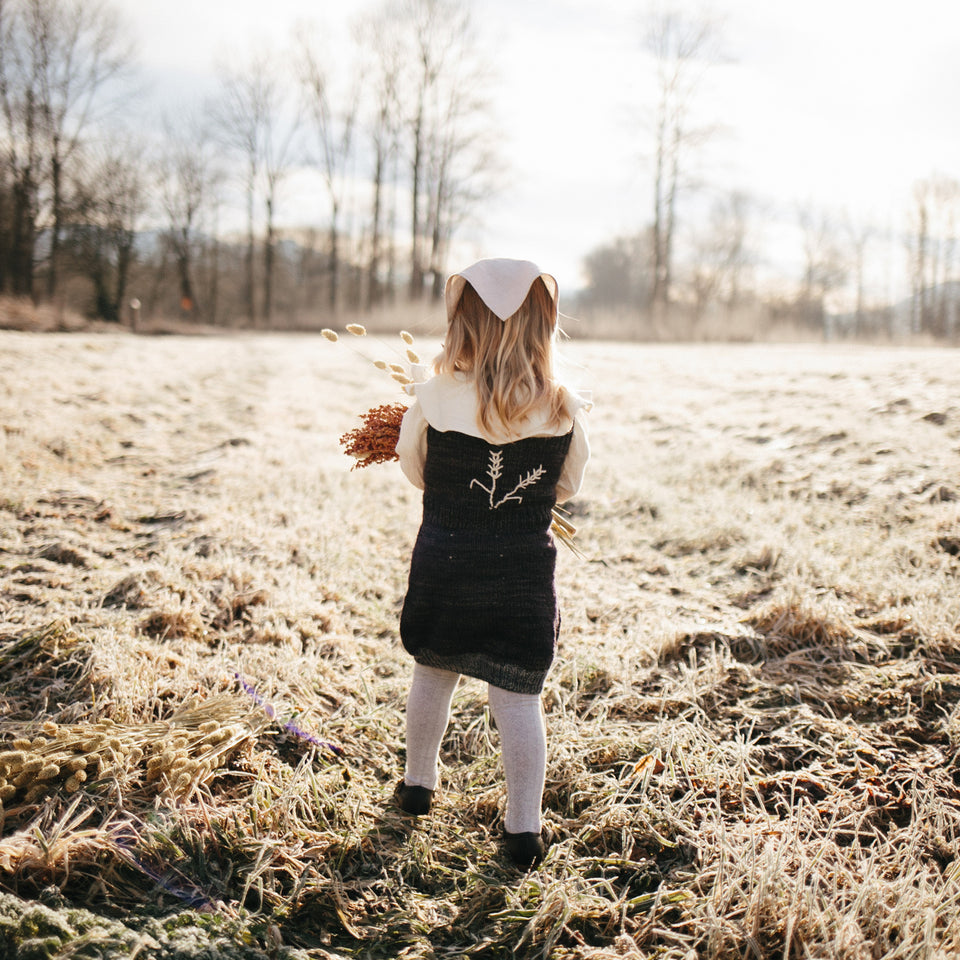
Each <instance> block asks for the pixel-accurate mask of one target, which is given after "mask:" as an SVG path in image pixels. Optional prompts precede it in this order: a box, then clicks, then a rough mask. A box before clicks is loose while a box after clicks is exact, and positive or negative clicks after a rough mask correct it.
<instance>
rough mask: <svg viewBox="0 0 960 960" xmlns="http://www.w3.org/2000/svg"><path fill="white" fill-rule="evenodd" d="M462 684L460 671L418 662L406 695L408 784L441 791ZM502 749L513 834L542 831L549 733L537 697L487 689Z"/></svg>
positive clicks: (505, 822)
mask: <svg viewBox="0 0 960 960" xmlns="http://www.w3.org/2000/svg"><path fill="white" fill-rule="evenodd" d="M459 680H460V675H459V674H458V673H451V672H450V671H449V670H437V669H436V668H434V667H425V666H423V665H422V664H419V663H417V664H414V668H413V682H412V683H411V685H410V694H409V696H408V697H407V766H406V771H405V774H404V782H406V783H407V784H408V785H409V786H419V787H426V788H427V789H428V790H436V788H437V779H438V773H437V762H438V758H439V755H440V743H441V741H442V740H443V734H444V732H445V731H446V729H447V724H448V723H449V721H450V703H451V701H452V700H453V693H454V691H455V690H456V688H457V682H458V681H459ZM487 700H488V701H489V703H490V710H491V712H492V713H493V717H494V720H495V721H496V724H497V729H498V730H499V731H500V743H501V748H502V750H503V770H504V774H505V776H506V780H507V810H506V813H505V815H504V819H503V826H504V829H505V830H506V831H507V832H508V833H539V832H540V805H541V803H542V800H543V783H544V779H545V776H546V767H547V731H546V727H545V726H544V722H543V711H542V710H541V708H540V696H539V694H535V693H512V692H511V691H509V690H503V689H501V688H500V687H495V686H493V685H492V684H488V685H487Z"/></svg>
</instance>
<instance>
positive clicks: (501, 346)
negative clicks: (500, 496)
mask: <svg viewBox="0 0 960 960" xmlns="http://www.w3.org/2000/svg"><path fill="white" fill-rule="evenodd" d="M446 303H447V319H448V322H449V326H448V328H447V336H446V339H445V340H444V344H443V350H442V351H441V353H440V356H439V357H438V358H437V361H436V364H435V366H436V369H437V372H438V373H454V372H456V371H461V372H464V373H469V374H471V375H472V376H473V377H474V379H475V380H476V384H477V391H478V393H479V397H480V409H479V420H480V426H481V427H483V428H484V429H486V430H487V431H491V432H493V431H496V430H497V429H498V428H501V429H504V430H506V431H507V432H508V433H510V432H512V431H513V430H514V428H515V427H517V426H518V425H519V424H520V423H522V421H523V420H524V419H525V418H526V417H527V416H528V415H529V414H531V413H533V412H534V411H535V410H536V411H541V410H543V411H545V413H546V415H547V420H548V422H549V423H550V424H551V425H554V426H555V425H559V423H560V421H561V419H562V417H563V399H564V398H563V389H562V387H561V386H560V384H559V383H558V382H557V380H556V377H555V373H554V362H553V361H554V358H553V345H554V341H555V339H556V334H557V282H556V280H554V278H553V277H551V276H550V275H549V274H545V273H541V271H540V268H539V267H537V266H536V265H535V264H533V263H530V262H529V261H527V260H481V261H479V263H476V264H474V265H473V266H472V267H468V268H467V269H466V270H464V271H462V272H461V273H459V274H454V276H452V277H450V279H449V280H448V281H447V289H446Z"/></svg>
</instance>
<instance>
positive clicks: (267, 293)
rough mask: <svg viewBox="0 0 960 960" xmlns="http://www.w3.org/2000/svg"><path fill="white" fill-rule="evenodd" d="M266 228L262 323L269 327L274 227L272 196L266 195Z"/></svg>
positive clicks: (270, 319) (271, 308) (271, 315)
mask: <svg viewBox="0 0 960 960" xmlns="http://www.w3.org/2000/svg"><path fill="white" fill-rule="evenodd" d="M266 207H267V230H266V237H265V238H264V244H263V325H264V326H265V327H266V328H267V329H269V328H270V324H271V322H272V319H273V262H274V252H275V251H274V228H273V196H272V195H271V196H268V197H267V201H266Z"/></svg>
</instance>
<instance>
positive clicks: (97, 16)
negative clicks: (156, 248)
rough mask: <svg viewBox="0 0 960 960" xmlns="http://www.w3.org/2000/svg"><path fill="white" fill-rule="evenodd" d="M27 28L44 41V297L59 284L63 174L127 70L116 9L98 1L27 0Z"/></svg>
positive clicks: (127, 53) (126, 48)
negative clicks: (46, 206) (48, 216)
mask: <svg viewBox="0 0 960 960" xmlns="http://www.w3.org/2000/svg"><path fill="white" fill-rule="evenodd" d="M27 8H28V16H29V25H30V30H31V31H32V32H36V33H37V35H38V36H40V37H42V42H41V49H42V51H43V60H42V62H41V64H40V67H41V71H40V92H41V110H42V115H43V121H44V133H45V137H46V141H47V152H48V160H49V179H50V205H51V224H50V253H49V259H48V264H47V296H50V297H52V296H53V293H54V290H55V289H56V285H57V270H58V265H59V263H58V262H59V254H60V242H61V237H62V232H63V226H64V221H65V219H66V215H67V214H66V201H65V198H64V191H63V184H64V174H65V170H66V168H67V166H68V164H69V163H70V162H71V161H72V160H73V159H74V158H75V157H76V154H77V152H78V150H79V149H80V146H81V143H82V138H83V136H84V135H85V134H86V133H87V132H88V130H89V127H90V126H91V124H92V123H93V122H95V121H96V119H97V118H98V114H102V112H103V111H104V110H106V109H107V108H108V107H109V102H108V101H107V100H106V99H105V98H104V97H103V94H104V92H105V91H106V89H107V88H108V86H109V85H110V84H111V83H112V82H113V81H115V80H117V79H118V78H119V77H120V76H121V75H122V74H123V73H124V72H125V71H126V70H127V69H128V67H129V64H130V49H129V46H128V45H127V43H126V42H125V41H124V40H123V38H122V35H121V29H120V21H119V19H118V17H117V14H116V11H115V10H114V9H112V8H111V7H109V6H107V5H106V4H105V3H103V2H101V0H29V2H28V5H27Z"/></svg>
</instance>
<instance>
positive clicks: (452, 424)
mask: <svg viewBox="0 0 960 960" xmlns="http://www.w3.org/2000/svg"><path fill="white" fill-rule="evenodd" d="M409 389H410V390H411V391H412V393H413V394H414V396H415V398H416V399H415V400H414V402H413V404H412V405H411V406H410V408H409V409H408V410H407V412H406V413H405V414H404V416H403V423H402V424H401V426H400V438H399V439H398V440H397V454H398V456H399V457H400V469H401V470H402V471H403V473H404V475H405V476H406V477H407V479H408V480H409V481H410V482H411V483H412V484H413V485H414V486H416V487H419V488H420V489H421V490H422V489H423V464H424V461H425V460H426V457H427V426H431V427H433V428H434V430H439V431H440V432H441V433H446V432H447V431H449V430H455V431H457V432H458V433H465V434H467V436H471V437H479V438H480V439H482V440H486V441H487V442H488V443H493V444H503V443H509V442H510V441H511V440H521V439H525V438H526V437H557V436H562V435H563V434H565V433H568V432H569V431H570V428H571V427H573V428H574V430H573V438H572V440H571V442H570V450H569V451H568V453H567V458H566V460H565V461H564V464H563V471H562V472H561V474H560V479H559V481H558V482H557V501H558V502H560V503H562V502H563V501H564V500H569V499H570V498H571V497H573V496H574V495H575V494H576V493H577V491H578V490H579V489H580V485H581V483H582V482H583V473H584V470H585V468H586V465H587V461H588V460H589V459H590V443H589V441H588V438H587V429H586V416H585V414H586V413H587V411H588V410H589V409H590V406H591V404H590V401H588V400H585V399H584V398H583V397H580V396H577V394H575V393H573V392H572V391H570V390H567V389H564V399H565V413H566V416H565V417H564V418H562V420H561V422H560V424H559V425H557V426H553V425H550V424H548V422H547V420H548V417H547V412H546V411H542V412H540V413H538V414H534V416H532V417H530V418H528V419H527V420H526V421H525V422H524V424H523V425H522V427H521V429H520V431H519V432H518V433H515V434H513V435H507V434H506V433H505V432H502V431H501V432H494V433H490V432H488V431H483V430H481V428H480V424H479V422H478V419H477V406H478V397H477V391H476V387H475V385H474V382H473V378H472V377H469V376H467V375H465V374H462V373H457V374H454V375H452V376H451V375H449V374H442V375H439V376H436V377H431V378H430V379H429V380H426V381H424V382H423V383H414V384H413V385H412V386H411V387H410V388H409Z"/></svg>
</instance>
